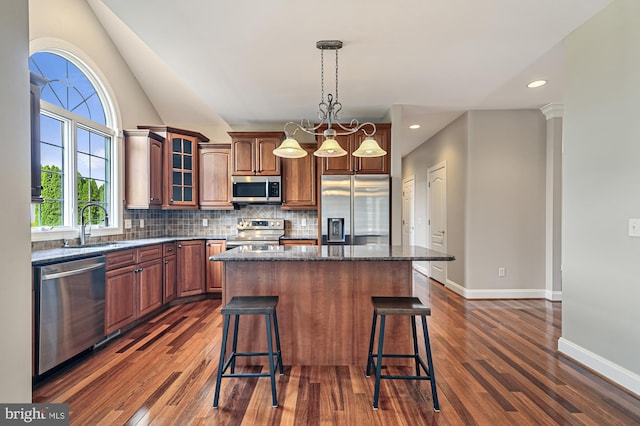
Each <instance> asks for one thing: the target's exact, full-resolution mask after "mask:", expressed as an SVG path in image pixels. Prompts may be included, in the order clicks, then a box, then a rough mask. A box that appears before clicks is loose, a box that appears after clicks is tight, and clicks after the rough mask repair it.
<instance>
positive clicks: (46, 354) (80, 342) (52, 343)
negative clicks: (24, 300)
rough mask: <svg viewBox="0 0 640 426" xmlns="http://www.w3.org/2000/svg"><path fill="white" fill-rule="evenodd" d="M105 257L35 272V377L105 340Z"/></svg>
mask: <svg viewBox="0 0 640 426" xmlns="http://www.w3.org/2000/svg"><path fill="white" fill-rule="evenodd" d="M105 265H106V258H105V256H96V257H91V258H88V259H81V260H74V261H69V262H63V263H56V264H53V265H46V266H40V267H36V268H34V278H35V280H34V281H35V282H34V291H35V300H36V312H35V313H36V315H35V321H36V327H37V331H36V334H37V342H36V344H37V349H36V354H37V355H36V365H35V368H36V371H35V373H36V375H41V374H43V373H45V372H47V371H48V370H50V369H52V368H53V367H55V366H57V365H59V364H61V363H62V362H64V361H66V360H68V359H70V358H72V357H74V356H75V355H77V354H79V353H81V352H83V351H84V350H86V349H89V348H91V347H93V345H95V344H96V343H98V342H99V341H100V340H102V339H103V338H104V336H105V335H104V290H105V288H104V287H105V284H104V283H105Z"/></svg>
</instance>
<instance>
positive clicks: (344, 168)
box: [318, 123, 391, 175]
mask: <svg viewBox="0 0 640 426" xmlns="http://www.w3.org/2000/svg"><path fill="white" fill-rule="evenodd" d="M321 130H324V127H321V128H320V131H321ZM323 139H324V138H323V137H319V138H318V147H319V146H320V145H321V144H322V140H323ZM364 139H365V136H364V134H362V132H358V133H355V134H352V135H346V136H336V141H338V143H339V144H340V146H341V147H342V148H343V149H344V150H345V151H347V152H348V154H347V155H345V156H342V157H330V158H321V159H320V163H321V165H322V166H321V173H322V174H324V175H352V174H357V173H359V174H389V173H390V171H391V124H389V123H380V124H376V134H375V135H374V139H375V140H376V141H377V142H378V145H380V147H381V148H382V149H384V150H385V151H387V155H385V156H382V157H370V158H364V157H354V156H353V155H352V154H353V152H354V151H355V150H356V149H358V147H359V146H360V144H361V143H362V141H364Z"/></svg>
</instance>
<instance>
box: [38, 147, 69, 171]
mask: <svg viewBox="0 0 640 426" xmlns="http://www.w3.org/2000/svg"><path fill="white" fill-rule="evenodd" d="M63 155H64V150H63V149H62V148H60V147H57V146H51V145H48V144H45V143H43V144H41V145H40V166H41V167H46V166H50V167H56V168H57V169H58V171H59V172H62V168H63V165H62V164H63V162H62V159H63Z"/></svg>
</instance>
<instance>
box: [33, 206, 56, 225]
mask: <svg viewBox="0 0 640 426" xmlns="http://www.w3.org/2000/svg"><path fill="white" fill-rule="evenodd" d="M36 216H37V217H38V218H39V219H38V221H39V224H38V225H36V226H62V202H61V201H58V200H45V201H44V202H43V203H42V204H39V205H36Z"/></svg>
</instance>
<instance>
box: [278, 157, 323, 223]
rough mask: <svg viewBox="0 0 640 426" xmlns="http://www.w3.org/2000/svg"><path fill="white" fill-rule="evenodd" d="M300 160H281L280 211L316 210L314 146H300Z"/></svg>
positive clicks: (315, 159)
mask: <svg viewBox="0 0 640 426" xmlns="http://www.w3.org/2000/svg"><path fill="white" fill-rule="evenodd" d="M301 147H302V148H303V149H304V150H305V151H307V156H306V157H302V158H283V159H282V186H283V188H282V207H281V208H282V210H317V209H318V198H317V195H316V194H317V175H316V173H317V168H316V163H317V158H318V157H316V156H314V155H313V151H315V149H316V146H315V145H301Z"/></svg>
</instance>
